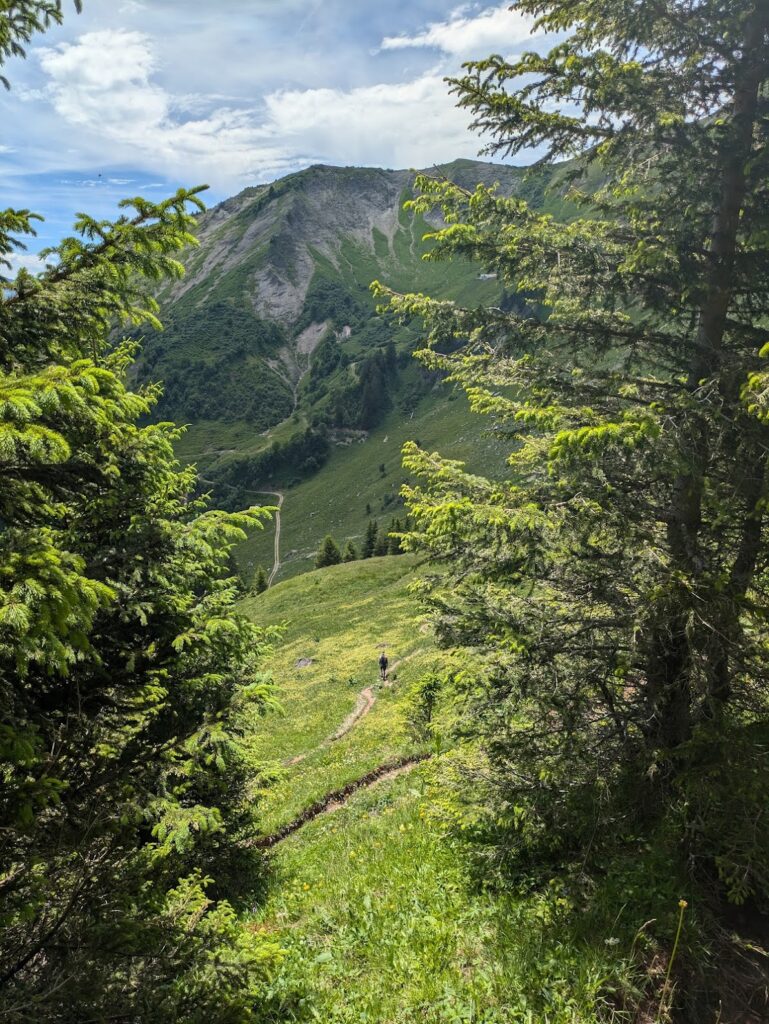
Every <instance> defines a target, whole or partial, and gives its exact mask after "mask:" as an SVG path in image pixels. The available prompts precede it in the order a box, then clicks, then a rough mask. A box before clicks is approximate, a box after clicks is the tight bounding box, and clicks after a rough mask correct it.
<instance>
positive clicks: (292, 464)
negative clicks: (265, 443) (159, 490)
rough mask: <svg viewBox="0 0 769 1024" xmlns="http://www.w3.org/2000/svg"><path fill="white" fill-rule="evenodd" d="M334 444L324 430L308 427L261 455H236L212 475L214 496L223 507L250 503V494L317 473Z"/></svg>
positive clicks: (275, 443)
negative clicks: (266, 486)
mask: <svg viewBox="0 0 769 1024" xmlns="http://www.w3.org/2000/svg"><path fill="white" fill-rule="evenodd" d="M330 451H331V444H330V442H329V439H328V433H327V431H326V430H325V428H323V427H320V428H316V427H309V428H308V429H307V430H305V431H304V432H302V433H299V434H295V435H294V436H293V437H291V438H289V440H288V441H285V442H280V441H273V442H272V444H271V445H270V447H269V448H267V449H265V451H263V452H260V453H259V454H258V455H242V456H234V457H233V458H232V459H230V460H229V461H228V462H227V463H226V464H224V465H223V466H222V467H221V468H220V469H217V471H216V472H215V473H214V474H213V477H212V479H211V480H208V481H206V482H205V486H207V485H208V484H213V493H214V496H215V498H216V500H217V502H219V504H221V505H222V506H223V507H224V508H230V509H239V508H242V507H244V506H245V505H247V504H248V493H249V492H251V491H258V490H259V489H260V487H262V486H264V485H265V484H268V483H285V484H286V485H288V486H290V485H291V484H294V483H297V482H298V481H299V480H301V479H302V478H303V477H305V476H310V475H312V474H313V473H315V472H316V471H317V470H318V469H320V467H321V466H322V465H323V463H324V462H325V461H326V459H327V458H328V455H329V452H330Z"/></svg>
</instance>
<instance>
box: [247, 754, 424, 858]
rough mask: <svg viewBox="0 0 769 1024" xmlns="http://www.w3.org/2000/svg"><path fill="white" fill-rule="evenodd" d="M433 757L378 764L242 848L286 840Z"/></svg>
mask: <svg viewBox="0 0 769 1024" xmlns="http://www.w3.org/2000/svg"><path fill="white" fill-rule="evenodd" d="M432 756H433V754H432V752H431V753H426V754H409V755H408V756H406V757H399V758H397V759H396V760H394V761H387V762H386V763H385V764H380V765H379V767H378V768H374V769H373V770H372V771H370V772H368V773H367V774H366V775H363V776H361V778H359V779H354V780H353V781H352V782H348V783H347V785H346V786H342V787H341V788H339V789H335V790H333V791H332V792H331V793H326V795H325V796H324V797H321V799H320V800H317V801H316V802H315V803H314V804H310V806H309V807H306V808H305V809H304V810H303V811H302V813H301V814H300V815H298V816H297V817H296V818H294V820H293V821H289V822H288V823H287V824H285V825H283V827H282V828H279V829H278V831H277V832H273V833H272V835H269V836H257V837H255V838H254V839H247V840H246V841H245V842H244V843H243V845H244V846H250V847H253V848H255V849H257V850H266V849H269V848H270V847H271V846H275V845H276V844H277V843H280V842H282V841H283V840H284V839H287V838H288V837H289V836H290V835H293V834H294V832H298V831H299V829H300V828H302V827H303V826H304V825H306V824H307V823H308V822H310V821H312V820H313V819H314V818H317V817H319V816H320V815H321V814H325V813H326V812H327V811H330V810H337V808H339V807H343V806H344V804H346V803H347V801H348V800H349V799H350V797H351V796H353V795H354V794H355V793H357V792H358V790H361V789H367V788H368V787H369V786H373V785H374V784H375V783H377V782H381V781H382V780H384V779H385V778H394V777H395V776H396V775H400V774H401V772H403V771H405V770H407V769H409V768H412V767H413V766H414V765H417V764H421V763H422V762H423V761H428V760H429V759H430V758H431V757H432Z"/></svg>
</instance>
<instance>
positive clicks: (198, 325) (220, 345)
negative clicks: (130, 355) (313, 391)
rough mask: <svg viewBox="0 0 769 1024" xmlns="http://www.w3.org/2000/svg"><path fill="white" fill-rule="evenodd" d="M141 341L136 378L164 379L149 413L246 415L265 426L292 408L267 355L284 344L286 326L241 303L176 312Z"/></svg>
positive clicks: (219, 416)
mask: <svg viewBox="0 0 769 1024" xmlns="http://www.w3.org/2000/svg"><path fill="white" fill-rule="evenodd" d="M136 333H137V334H138V333H139V332H136ZM142 343H143V348H144V351H143V353H142V357H141V360H140V362H139V364H138V366H137V377H138V380H140V381H142V382H144V383H146V382H151V381H155V380H160V381H161V382H162V384H163V391H162V395H161V396H160V398H159V401H158V403H157V406H156V408H155V411H154V418H155V419H175V420H181V421H186V420H201V419H203V420H205V419H214V420H222V421H223V422H225V423H226V422H232V421H233V420H245V421H246V422H247V423H251V424H253V426H254V428H255V429H257V430H265V429H267V428H268V427H271V426H274V425H275V424H276V423H279V422H280V421H281V420H283V419H285V418H286V417H287V416H289V415H290V414H291V411H292V409H293V396H292V393H291V388H290V387H289V386H288V384H286V382H285V381H284V380H283V379H282V378H281V377H280V376H279V375H278V374H276V373H275V372H274V371H273V370H271V369H270V367H269V366H268V365H267V363H266V361H265V360H266V357H268V356H270V355H273V356H274V354H275V352H277V350H278V349H280V348H281V347H282V346H283V345H285V344H286V343H287V339H286V335H285V332H284V331H283V330H282V328H280V327H279V326H278V325H277V324H274V323H269V322H266V321H263V320H260V319H259V318H258V317H256V316H254V314H253V313H252V312H250V311H249V310H247V309H242V308H239V307H237V306H234V305H232V304H230V303H228V302H216V303H213V304H212V305H205V306H202V307H200V308H195V309H193V310H191V311H190V312H189V313H187V314H184V315H180V314H178V313H177V314H176V315H175V316H174V317H172V318H171V319H170V320H169V322H168V323H166V324H164V330H163V331H162V333H157V332H150V333H145V334H144V335H143V336H142Z"/></svg>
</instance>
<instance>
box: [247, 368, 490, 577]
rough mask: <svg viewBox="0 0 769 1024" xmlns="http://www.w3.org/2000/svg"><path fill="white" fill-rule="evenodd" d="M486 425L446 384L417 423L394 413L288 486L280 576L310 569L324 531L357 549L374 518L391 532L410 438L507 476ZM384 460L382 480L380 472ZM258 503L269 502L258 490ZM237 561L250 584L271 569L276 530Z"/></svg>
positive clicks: (255, 538) (419, 412) (419, 411)
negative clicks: (403, 455) (258, 573)
mask: <svg viewBox="0 0 769 1024" xmlns="http://www.w3.org/2000/svg"><path fill="white" fill-rule="evenodd" d="M447 398H448V399H449V400H448V401H447ZM452 398H453V400H452ZM485 427H486V423H485V421H484V420H483V419H482V418H481V417H480V416H476V415H475V414H473V413H471V412H470V409H469V407H468V404H467V400H466V399H465V397H464V396H463V395H455V396H451V393H450V392H448V391H447V389H446V388H445V386H440V390H439V392H437V393H436V394H434V395H432V396H428V397H427V398H426V399H423V400H422V401H421V402H420V403H419V405H418V406H417V407H416V409H415V410H414V412H413V418H411V416H409V415H404V413H403V412H401V410H399V409H393V410H392V412H390V413H389V415H388V416H387V417H386V419H385V420H384V422H383V423H382V425H381V426H379V427H377V428H376V429H375V430H373V431H371V433H370V434H369V436H368V439H367V440H366V441H365V442H363V443H359V442H354V443H352V444H351V445H349V446H347V447H335V448H334V450H333V452H332V454H331V457H330V458H329V460H328V462H327V463H326V464H325V465H324V466H323V467H322V468H321V469H320V470H319V472H317V473H316V474H315V475H314V476H313V477H311V478H310V479H308V480H304V481H302V482H301V483H299V484H297V485H296V486H294V487H290V488H286V489H284V493H285V501H284V503H283V512H282V520H281V523H282V526H281V559H282V562H283V566H282V568H281V571H280V573H279V575H278V577H277V579H278V580H284V579H288V578H290V577H291V576H295V575H297V574H298V573H302V572H306V571H307V570H308V569H311V568H312V565H313V561H314V558H315V552H316V550H317V548H318V545H319V544H320V542H321V540H322V539H323V537H324V536H325V535H326V534H327V533H330V534H332V535H333V536H334V537H335V538H336V540H337V542H338V543H339V544H340V545H341V546H342V547H344V544H345V543H346V542H347V540H348V539H352V540H353V541H354V542H355V543H356V544H357V545H358V546H360V542H361V540H362V537H363V534H364V532H365V529H366V524H367V522H368V520H369V519H370V518H375V519H377V520H378V521H379V523H380V526H381V527H384V528H386V527H387V524H388V523H389V521H390V519H391V518H392V517H393V516H396V515H400V516H403V515H404V510H403V507H402V506H401V505H400V503H399V500H398V495H399V492H400V488H401V485H402V484H403V483H404V482H405V481H406V479H407V475H406V473H405V472H404V470H403V468H402V466H401V449H402V447H403V445H404V443H405V442H406V441H413V440H418V441H419V443H420V444H421V445H422V447H423V448H426V449H427V450H429V451H438V452H440V453H441V454H443V455H448V456H450V457H451V458H454V459H462V460H465V461H466V462H467V463H468V465H469V467H470V468H471V469H476V470H478V471H480V472H495V471H502V470H503V468H504V460H503V455H502V452H501V449H500V446H499V444H498V443H496V442H495V441H493V440H492V438H490V437H488V436H485V434H484V430H485ZM382 463H384V465H385V475H384V476H383V475H382V474H381V472H380V470H379V466H380V465H381V464H382ZM253 500H254V502H255V503H259V502H260V501H261V502H262V503H265V499H264V498H260V496H259V494H258V492H255V493H254V494H253ZM367 505H369V506H370V507H371V514H370V515H369V513H367V511H366V506H367ZM236 557H237V560H238V563H239V565H240V568H241V571H242V573H243V575H244V577H245V578H246V579H250V578H251V577H252V575H253V573H254V570H255V568H256V566H258V565H263V566H265V568H268V567H269V566H271V565H272V560H273V531H272V529H271V528H270V527H269V526H268V527H267V528H266V529H265V530H264V531H261V532H259V533H255V534H253V535H252V536H251V537H250V538H249V539H248V540H247V541H246V542H245V544H243V545H241V546H240V547H239V548H238V550H237V552H236Z"/></svg>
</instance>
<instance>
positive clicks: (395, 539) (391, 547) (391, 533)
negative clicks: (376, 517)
mask: <svg viewBox="0 0 769 1024" xmlns="http://www.w3.org/2000/svg"><path fill="white" fill-rule="evenodd" d="M402 530H403V527H402V526H401V521H400V519H391V520H390V528H389V529H388V531H387V554H388V555H401V554H403V548H402V547H401V540H400V537H399V536H398V534H400V533H401V532H402Z"/></svg>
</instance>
